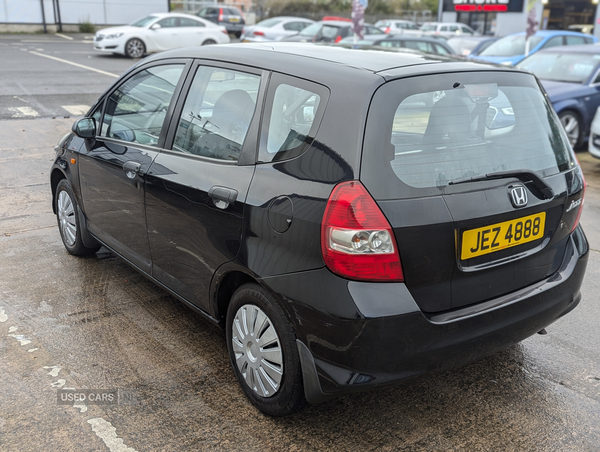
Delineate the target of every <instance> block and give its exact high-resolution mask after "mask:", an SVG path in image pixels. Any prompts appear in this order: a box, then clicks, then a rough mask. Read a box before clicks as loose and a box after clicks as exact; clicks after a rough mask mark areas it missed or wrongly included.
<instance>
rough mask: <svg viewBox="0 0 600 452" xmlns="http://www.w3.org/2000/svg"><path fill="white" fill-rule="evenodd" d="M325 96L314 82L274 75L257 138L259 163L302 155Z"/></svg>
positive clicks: (327, 93)
mask: <svg viewBox="0 0 600 452" xmlns="http://www.w3.org/2000/svg"><path fill="white" fill-rule="evenodd" d="M328 97H329V90H327V89H326V88H325V87H323V86H321V85H318V84H316V83H311V82H307V81H305V80H300V79H296V78H293V77H288V76H284V75H281V74H274V75H273V77H272V80H271V82H270V84H269V91H268V93H267V108H266V111H265V116H264V118H263V121H264V124H263V129H262V132H261V139H260V152H259V161H260V162H271V161H281V160H287V159H290V158H293V157H296V156H298V155H300V154H302V153H303V152H304V151H305V150H306V149H307V148H308V146H310V144H311V143H312V141H313V139H314V137H315V135H316V133H317V130H318V128H319V125H320V123H321V119H322V118H323V112H324V110H325V105H326V103H327V99H328Z"/></svg>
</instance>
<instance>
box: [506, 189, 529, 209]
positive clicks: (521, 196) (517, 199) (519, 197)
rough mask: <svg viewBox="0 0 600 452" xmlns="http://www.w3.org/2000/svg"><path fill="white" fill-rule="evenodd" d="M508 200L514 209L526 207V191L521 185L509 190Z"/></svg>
mask: <svg viewBox="0 0 600 452" xmlns="http://www.w3.org/2000/svg"><path fill="white" fill-rule="evenodd" d="M510 200H511V201H512V204H513V206H515V207H525V206H526V205H527V191H526V190H525V187H523V186H522V185H517V186H515V187H511V188H510Z"/></svg>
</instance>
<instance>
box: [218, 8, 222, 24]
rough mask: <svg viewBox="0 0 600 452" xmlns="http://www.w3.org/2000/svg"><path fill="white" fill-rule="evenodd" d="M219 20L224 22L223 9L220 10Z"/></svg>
mask: <svg viewBox="0 0 600 452" xmlns="http://www.w3.org/2000/svg"><path fill="white" fill-rule="evenodd" d="M217 20H218V21H219V22H223V8H219V18H218V19H217Z"/></svg>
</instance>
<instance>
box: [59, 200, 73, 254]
mask: <svg viewBox="0 0 600 452" xmlns="http://www.w3.org/2000/svg"><path fill="white" fill-rule="evenodd" d="M58 224H59V226H60V232H61V233H62V236H63V238H64V239H65V241H66V242H67V244H68V245H69V246H73V245H75V240H76V239H77V222H76V220H75V206H74V205H73V201H72V200H71V197H70V196H69V194H68V193H67V192H66V191H61V192H60V193H59V195H58Z"/></svg>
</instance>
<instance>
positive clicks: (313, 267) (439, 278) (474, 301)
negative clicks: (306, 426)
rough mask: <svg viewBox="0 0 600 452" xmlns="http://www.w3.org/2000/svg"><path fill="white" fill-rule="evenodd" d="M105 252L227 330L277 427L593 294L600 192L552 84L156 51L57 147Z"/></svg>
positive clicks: (327, 61)
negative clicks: (585, 209)
mask: <svg viewBox="0 0 600 452" xmlns="http://www.w3.org/2000/svg"><path fill="white" fill-rule="evenodd" d="M51 186H52V196H53V208H54V211H55V213H56V215H57V218H58V225H59V230H60V234H61V236H62V240H63V242H64V245H65V247H66V249H67V250H68V251H69V252H70V253H71V254H74V255H83V254H88V253H93V252H95V251H97V250H98V249H99V247H100V246H105V247H106V248H108V249H109V250H111V251H112V252H114V253H115V254H117V255H118V256H120V257H121V258H123V259H124V260H125V261H127V262H128V263H129V264H130V265H132V266H133V267H135V268H136V269H137V270H139V271H140V272H141V273H143V274H144V275H146V276H147V277H148V278H150V279H151V280H152V281H154V282H155V283H156V284H158V285H160V286H161V287H163V288H164V289H165V290H167V291H168V292H169V293H171V294H172V295H173V296H174V297H176V298H178V299H179V300H181V301H182V302H183V303H185V304H186V305H188V306H189V307H191V308H192V309H194V310H196V311H198V312H200V313H202V314H203V315H204V316H206V317H207V318H208V319H210V320H211V321H213V322H215V323H217V324H219V325H221V326H222V327H223V328H224V329H225V332H226V335H227V348H228V351H229V356H230V360H231V365H232V368H233V372H234V373H235V376H236V377H237V379H238V381H239V384H240V385H241V387H242V388H243V391H244V392H245V394H246V396H247V397H248V398H249V400H250V401H251V402H252V403H253V404H254V405H255V406H256V407H258V409H259V410H261V411H262V412H264V413H266V414H269V415H275V416H279V415H286V414H290V413H293V412H294V411H297V410H298V409H300V408H301V407H302V406H303V405H304V404H305V403H306V402H307V401H308V402H310V403H320V402H323V401H326V400H328V399H330V398H332V397H334V396H336V395H339V394H343V393H348V392H353V391H361V390H365V389H372V388H378V387H383V386H386V385H390V384H393V383H397V382H399V381H401V380H405V379H407V378H410V377H414V376H416V375H419V374H422V373H425V372H428V371H433V370H441V369H447V368H450V367H454V366H457V365H460V364H464V363H467V362H471V361H473V360H476V359H478V358H481V357H483V356H486V355H489V354H491V353H494V352H496V351H499V350H502V349H504V348H506V347H508V346H510V345H512V344H515V343H517V342H519V341H521V340H523V339H525V338H527V337H529V336H531V335H533V334H535V333H537V332H539V331H540V330H542V329H543V328H545V327H546V326H548V325H549V324H551V323H552V322H554V321H555V320H556V319H558V318H559V317H561V316H562V315H564V314H566V313H567V312H569V311H570V310H571V309H573V308H574V307H575V306H576V305H577V304H578V303H579V301H580V299H581V294H580V286H581V282H582V278H583V275H584V272H585V267H586V263H587V257H588V243H587V241H586V238H585V235H584V233H583V230H582V229H581V226H580V225H579V217H580V214H581V209H582V206H583V195H584V189H585V182H584V179H583V175H582V172H581V169H580V167H579V165H578V163H577V160H576V158H575V155H574V153H573V151H572V149H571V147H570V145H569V141H568V139H567V137H566V136H565V133H564V131H563V130H562V128H561V126H560V122H559V120H558V119H557V116H556V114H555V113H554V111H553V110H552V107H551V105H550V104H549V102H548V99H547V97H546V95H545V94H544V92H543V91H542V90H541V89H540V85H539V83H538V81H537V80H536V78H535V77H534V76H533V75H531V74H528V73H524V72H520V71H518V70H515V69H510V68H500V67H491V66H486V65H480V64H476V63H469V62H462V61H453V60H443V59H441V58H439V57H434V56H431V55H429V56H427V55H419V54H416V53H411V54H401V53H385V52H379V51H371V50H368V51H359V50H350V49H339V48H333V47H321V46H313V45H310V44H288V43H280V44H279V45H278V44H270V45H268V46H262V45H228V46H209V47H205V48H186V49H178V50H174V51H170V52H164V53H161V54H158V55H154V56H151V57H149V58H147V59H145V60H143V61H141V62H140V63H138V64H137V65H136V66H135V67H133V68H132V69H131V70H129V71H128V72H127V73H126V74H125V75H123V76H122V77H121V78H120V79H119V80H118V81H117V82H116V83H115V84H114V85H113V86H112V87H110V88H109V89H108V91H106V93H105V94H104V95H102V96H101V98H100V99H99V100H98V102H97V103H96V104H95V105H94V106H93V107H92V108H91V110H90V112H89V113H88V114H87V115H86V117H85V118H84V119H81V120H79V121H77V122H76V123H75V124H74V126H73V131H72V133H70V134H69V135H67V136H65V137H64V138H63V139H62V140H61V142H60V143H59V145H58V146H57V155H56V160H55V162H54V164H53V166H52V171H51Z"/></svg>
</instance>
